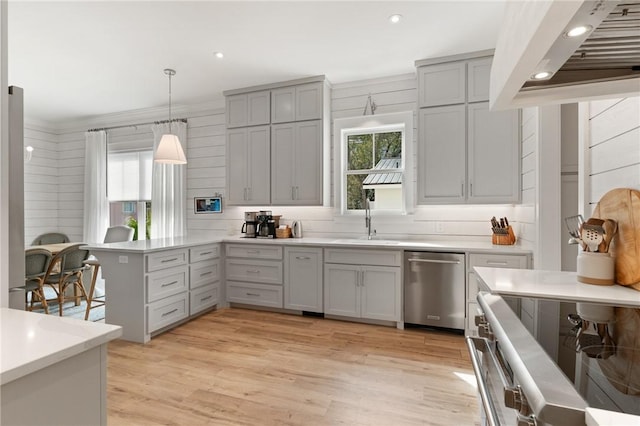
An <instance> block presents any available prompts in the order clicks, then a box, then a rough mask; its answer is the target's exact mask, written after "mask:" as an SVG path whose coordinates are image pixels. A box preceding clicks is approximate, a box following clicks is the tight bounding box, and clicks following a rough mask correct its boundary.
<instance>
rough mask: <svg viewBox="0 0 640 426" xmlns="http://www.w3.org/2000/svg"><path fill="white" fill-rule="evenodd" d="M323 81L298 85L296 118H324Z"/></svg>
mask: <svg viewBox="0 0 640 426" xmlns="http://www.w3.org/2000/svg"><path fill="white" fill-rule="evenodd" d="M323 87H324V86H323V83H309V84H301V85H300V86H296V103H295V111H296V113H295V120H296V121H303V120H320V119H321V118H322V89H323Z"/></svg>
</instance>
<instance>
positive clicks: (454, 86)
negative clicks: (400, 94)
mask: <svg viewBox="0 0 640 426" xmlns="http://www.w3.org/2000/svg"><path fill="white" fill-rule="evenodd" d="M465 68H466V64H465V63H464V62H452V63H446V64H438V65H428V66H424V67H420V68H419V69H418V103H419V105H418V107H420V108H422V107H431V106H439V105H453V104H461V103H464V102H465V100H466V99H465V98H466V94H465V84H466V78H465Z"/></svg>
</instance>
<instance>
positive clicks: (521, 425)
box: [518, 414, 538, 426]
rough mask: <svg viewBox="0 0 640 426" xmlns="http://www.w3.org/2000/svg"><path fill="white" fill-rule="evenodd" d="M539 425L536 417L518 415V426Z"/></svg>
mask: <svg viewBox="0 0 640 426" xmlns="http://www.w3.org/2000/svg"><path fill="white" fill-rule="evenodd" d="M537 424H538V422H537V421H536V419H535V417H533V416H523V415H521V414H518V426H536V425H537Z"/></svg>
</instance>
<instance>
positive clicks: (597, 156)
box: [582, 97, 640, 216]
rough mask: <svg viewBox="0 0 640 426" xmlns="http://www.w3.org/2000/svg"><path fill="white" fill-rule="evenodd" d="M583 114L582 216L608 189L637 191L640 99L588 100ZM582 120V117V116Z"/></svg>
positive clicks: (587, 212)
mask: <svg viewBox="0 0 640 426" xmlns="http://www.w3.org/2000/svg"><path fill="white" fill-rule="evenodd" d="M583 114H586V120H587V122H586V123H583V126H586V129H587V131H586V135H587V140H586V142H585V145H584V147H585V169H584V171H585V174H586V176H587V179H586V188H585V204H586V206H585V214H586V215H587V216H589V215H590V214H591V212H592V210H593V208H594V207H595V204H597V202H598V200H600V198H601V197H602V196H603V195H604V194H605V193H606V192H607V191H609V190H610V189H613V188H633V189H640V97H629V98H623V99H607V100H602V101H591V102H589V103H588V105H586V106H585V107H584V108H583ZM582 118H583V119H584V115H583V116H582Z"/></svg>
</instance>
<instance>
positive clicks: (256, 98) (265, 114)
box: [247, 90, 271, 126]
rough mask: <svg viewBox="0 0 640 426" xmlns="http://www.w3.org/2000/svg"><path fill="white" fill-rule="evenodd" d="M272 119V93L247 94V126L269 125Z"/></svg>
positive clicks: (267, 91) (266, 91)
mask: <svg viewBox="0 0 640 426" xmlns="http://www.w3.org/2000/svg"><path fill="white" fill-rule="evenodd" d="M270 119H271V92H270V91H269V90H265V91H262V92H252V93H249V94H247V126H260V125H263V124H269V120H270Z"/></svg>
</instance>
